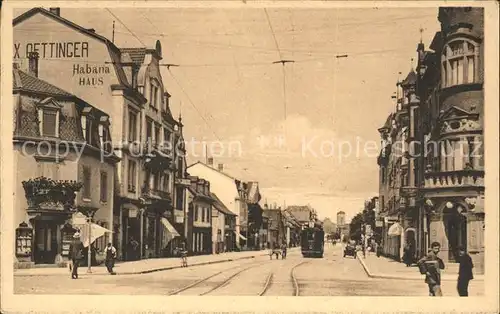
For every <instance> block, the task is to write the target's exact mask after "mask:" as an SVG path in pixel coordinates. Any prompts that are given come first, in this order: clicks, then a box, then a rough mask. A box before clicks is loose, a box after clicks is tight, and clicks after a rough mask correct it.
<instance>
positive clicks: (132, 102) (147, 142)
mask: <svg viewBox="0 0 500 314" xmlns="http://www.w3.org/2000/svg"><path fill="white" fill-rule="evenodd" d="M68 10H69V9H68ZM63 15H64V10H62V12H61V10H60V9H59V8H50V9H49V10H46V9H43V8H34V9H31V10H29V11H27V12H25V13H23V14H21V15H20V16H18V17H16V18H15V19H14V21H13V37H14V40H13V41H14V44H13V56H14V62H15V63H16V64H17V66H18V67H19V68H20V69H27V68H28V56H29V54H30V53H31V52H38V55H39V59H40V60H39V67H38V76H39V78H40V79H42V80H44V81H46V82H48V83H50V84H53V85H55V86H57V87H59V88H61V89H63V90H65V91H68V92H69V93H71V94H73V95H75V96H77V97H78V98H80V99H82V100H83V101H85V102H87V103H90V104H92V105H93V106H95V107H96V108H97V109H99V110H102V111H104V112H106V113H107V114H108V115H109V121H110V135H111V136H110V137H111V140H112V143H113V151H114V153H115V154H116V155H117V156H118V157H119V158H120V160H121V161H120V162H119V163H118V164H117V165H116V173H115V175H114V183H115V188H114V192H115V196H114V205H113V206H114V210H113V226H112V229H113V231H114V233H113V239H112V240H113V242H114V245H115V247H116V248H117V250H118V258H119V259H121V260H124V259H125V260H130V259H140V258H147V257H155V256H160V255H165V254H166V252H165V250H164V249H165V246H166V243H164V242H165V241H164V240H160V238H162V239H170V238H171V237H169V235H171V233H175V230H173V229H172V228H171V226H170V225H171V223H169V224H166V223H162V221H163V222H165V221H169V220H170V222H175V221H174V220H175V219H174V216H178V217H180V218H183V217H184V213H182V208H183V207H184V206H183V204H182V203H183V200H184V195H185V192H184V190H185V187H184V185H183V181H182V179H183V177H185V159H184V157H182V156H181V157H179V156H176V155H175V154H174V153H172V152H171V151H169V149H168V148H171V147H174V146H175V145H177V146H179V147H181V150H182V149H183V148H184V145H183V140H182V124H181V123H180V121H179V122H177V121H175V120H174V119H173V118H172V116H171V113H170V109H169V108H168V98H169V97H170V95H169V94H168V93H167V92H166V89H165V88H164V87H163V83H162V81H161V76H160V75H159V70H158V61H159V60H161V45H160V44H159V42H158V43H157V45H156V47H155V48H154V49H130V48H125V49H119V48H118V47H117V46H116V45H115V44H114V43H113V42H111V41H110V40H108V39H107V38H105V37H103V36H101V35H99V34H97V33H96V32H95V30H94V29H91V28H85V27H82V26H80V25H77V24H75V23H73V22H71V21H69V20H67V19H65V18H64V17H63ZM146 96H147V97H146ZM161 141H172V142H174V143H175V145H173V144H172V143H171V145H166V148H165V147H162V145H160V143H161ZM178 144H180V145H178ZM174 191H175V192H174ZM174 202H175V203H174ZM176 203H179V204H176ZM174 207H175V208H177V209H178V210H177V211H175V210H173V209H174ZM176 214H177V215H176ZM165 217H167V218H168V219H162V218H165ZM180 221H182V220H180ZM169 228H170V229H169ZM109 229H111V226H109ZM164 233H170V234H167V235H165V234H164ZM179 233H180V232H179ZM132 238H133V240H134V241H133V243H135V244H136V245H133V248H132V246H131V245H130V244H131V241H130V240H131V239H132ZM137 244H138V245H137Z"/></svg>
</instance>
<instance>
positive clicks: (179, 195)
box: [175, 187, 184, 209]
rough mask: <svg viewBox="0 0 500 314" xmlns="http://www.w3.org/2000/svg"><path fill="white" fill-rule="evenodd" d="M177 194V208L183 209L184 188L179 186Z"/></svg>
mask: <svg viewBox="0 0 500 314" xmlns="http://www.w3.org/2000/svg"><path fill="white" fill-rule="evenodd" d="M175 194H176V195H177V196H176V200H175V201H176V206H175V208H177V209H182V208H183V205H184V188H183V187H178V188H177V190H176V193H175Z"/></svg>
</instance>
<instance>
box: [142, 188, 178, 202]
mask: <svg viewBox="0 0 500 314" xmlns="http://www.w3.org/2000/svg"><path fill="white" fill-rule="evenodd" d="M142 195H143V196H146V197H148V198H155V199H167V200H170V199H172V198H171V196H170V193H168V192H165V191H161V190H155V189H152V188H150V187H148V186H146V187H143V188H142Z"/></svg>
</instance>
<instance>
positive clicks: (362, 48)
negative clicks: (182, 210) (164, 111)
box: [19, 8, 439, 221]
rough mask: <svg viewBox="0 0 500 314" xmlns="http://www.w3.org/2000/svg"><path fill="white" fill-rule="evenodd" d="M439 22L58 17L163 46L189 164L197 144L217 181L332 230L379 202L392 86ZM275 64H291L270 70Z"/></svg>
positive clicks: (218, 12)
mask: <svg viewBox="0 0 500 314" xmlns="http://www.w3.org/2000/svg"><path fill="white" fill-rule="evenodd" d="M21 12H22V11H20V12H19V13H21ZM437 14H438V11H437V8H383V9H375V8H374V9H371V8H363V9H354V8H349V9H342V8H331V9H325V8H322V9H321V10H317V9H310V8H309V9H307V8H293V9H292V8H290V9H288V8H269V9H266V10H264V9H263V8H249V9H245V8H231V9H222V8H219V9H213V8H211V9H193V8H189V9H187V8H186V9H161V8H160V9H159V8H156V9H154V10H151V9H139V8H134V9H116V8H113V9H111V10H103V9H78V10H75V9H69V8H62V9H61V15H62V16H63V17H64V18H66V19H69V20H71V21H73V22H75V23H77V24H79V25H82V26H84V27H86V28H94V29H95V30H96V32H97V33H99V34H101V35H103V36H105V37H107V38H110V39H111V38H112V25H113V21H115V44H116V45H117V46H118V47H120V48H124V47H143V46H147V47H149V48H154V45H155V42H156V40H160V41H161V44H162V50H163V60H162V63H163V64H167V63H169V64H177V65H180V66H179V67H171V68H170V69H169V70H167V68H166V67H162V76H163V80H164V84H165V86H166V88H167V90H168V92H169V93H170V94H171V95H172V98H171V109H172V112H173V114H174V116H176V117H177V116H178V115H179V113H182V121H183V123H184V125H185V127H184V137H185V140H186V142H187V145H188V153H189V152H191V156H189V157H188V163H193V162H196V161H198V160H200V161H205V157H204V156H203V152H204V151H205V149H203V148H202V147H203V146H202V145H201V144H197V142H201V141H204V142H206V143H208V145H209V147H211V148H213V149H210V150H209V151H210V152H211V155H212V157H214V160H215V161H214V163H215V164H218V163H222V164H224V169H225V172H227V173H228V174H230V175H232V176H235V177H237V178H240V179H242V180H249V181H258V182H259V186H260V190H261V193H262V195H263V201H266V200H267V201H268V202H269V203H277V204H278V205H305V204H309V205H311V206H313V207H314V208H315V209H316V210H317V212H318V214H319V216H320V217H321V218H324V217H330V218H331V219H332V220H333V221H335V217H336V216H335V215H336V212H337V211H340V210H342V211H344V212H346V215H347V219H350V218H351V217H353V216H354V215H355V214H356V213H357V212H359V211H361V210H362V208H363V204H364V201H365V200H366V199H368V198H371V197H373V196H377V194H378V166H377V163H376V157H377V155H378V151H379V149H380V138H379V134H378V131H377V129H378V128H379V127H381V126H382V125H383V123H384V122H385V119H386V117H387V115H388V114H389V113H391V112H392V111H393V110H394V108H395V103H394V101H393V100H392V99H391V96H392V95H393V93H394V92H395V90H396V86H395V84H396V81H397V80H398V78H400V79H403V78H404V77H405V76H406V75H407V74H408V72H409V71H410V69H411V67H412V58H416V47H417V44H418V42H419V41H420V39H421V38H422V41H423V43H424V44H426V46H428V45H429V44H430V42H431V40H432V38H433V36H434V34H435V32H436V31H438V30H439V23H438V21H437ZM421 28H422V29H423V31H422V33H421V32H420V29H421ZM132 33H133V34H132ZM344 55H347V57H340V58H336V56H344ZM279 60H293V61H294V62H290V63H285V65H282V64H280V63H273V62H275V61H279ZM413 65H416V62H415V61H413ZM400 72H401V74H399V73H400ZM349 145H350V147H351V152H352V153H350V154H349V149H348V146H349ZM356 147H359V148H356ZM365 148H366V151H365Z"/></svg>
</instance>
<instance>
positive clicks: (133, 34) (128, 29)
mask: <svg viewBox="0 0 500 314" xmlns="http://www.w3.org/2000/svg"><path fill="white" fill-rule="evenodd" d="M106 10H107V11H108V12H109V14H111V15H112V16H113V17H114V18H115V19H117V20H118V22H120V24H122V25H123V27H125V29H126V30H127V31H129V33H130V34H132V36H134V37H135V38H136V39H137V40H138V41H139V42H140V43H141V44H142V45H143V46H144V47H146V44H145V43H144V42H143V41H142V40H141V39H140V38H139V37H137V35H136V34H135V33H134V32H132V31H131V30H130V28H128V27H127V25H125V23H123V21H122V20H121V19H120V18H119V17H118V16H116V15H115V14H114V13H113V12H111V10H110V9H109V8H106Z"/></svg>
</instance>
